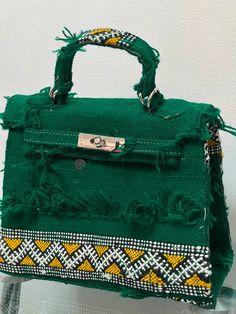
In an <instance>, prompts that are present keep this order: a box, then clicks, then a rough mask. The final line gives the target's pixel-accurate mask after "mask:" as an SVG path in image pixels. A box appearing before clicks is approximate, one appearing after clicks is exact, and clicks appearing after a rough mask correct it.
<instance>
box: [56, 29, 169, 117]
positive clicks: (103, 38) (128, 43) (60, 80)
mask: <svg viewBox="0 0 236 314" xmlns="http://www.w3.org/2000/svg"><path fill="white" fill-rule="evenodd" d="M63 34H64V36H65V38H59V37H57V38H56V39H57V40H62V41H64V42H66V43H67V45H66V46H65V47H62V48H61V49H60V50H58V56H57V62H56V68H55V75H54V86H53V88H52V89H51V91H50V97H51V98H52V100H53V102H54V103H59V104H63V103H65V102H66V98H67V96H68V93H69V91H70V90H71V88H72V86H73V82H72V64H73V59H74V56H75V54H76V52H77V51H79V50H83V48H82V47H83V46H85V45H88V44H91V45H99V46H106V47H112V48H119V49H123V50H126V51H127V52H129V53H130V54H132V55H134V56H136V57H137V58H138V61H139V62H140V63H141V64H142V77H141V79H140V81H139V83H138V84H136V85H135V86H134V90H135V91H137V94H138V96H139V97H140V100H141V103H142V104H143V105H144V107H145V108H146V109H147V111H148V112H151V111H152V102H154V100H153V99H154V98H155V99H156V100H157V99H159V100H160V99H162V98H163V97H162V95H161V94H160V93H159V91H158V89H157V88H156V85H155V75H156V68H157V65H158V63H159V52H158V51H157V50H156V49H154V48H152V47H150V46H149V45H148V43H147V42H145V41H144V40H142V39H141V38H139V37H137V36H135V35H133V34H131V33H128V32H124V31H119V30H114V29H111V28H98V29H93V30H89V31H82V32H81V33H80V34H78V35H77V34H72V33H71V32H70V31H69V30H68V29H67V28H65V29H64V30H63ZM157 96H158V97H157ZM155 102H156V101H155Z"/></svg>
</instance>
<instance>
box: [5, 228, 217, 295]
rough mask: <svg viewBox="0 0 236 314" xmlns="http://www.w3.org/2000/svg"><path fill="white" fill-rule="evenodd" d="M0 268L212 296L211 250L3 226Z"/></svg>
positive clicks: (165, 291) (155, 290)
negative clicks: (14, 228)
mask: <svg viewBox="0 0 236 314" xmlns="http://www.w3.org/2000/svg"><path fill="white" fill-rule="evenodd" d="M0 251H1V252H2V255H1V257H0V269H1V270H3V271H9V272H13V273H16V274H32V275H41V276H42V275H44V276H49V277H51V276H53V277H59V278H70V279H82V280H86V279H89V280H99V281H103V282H112V283H116V284H119V285H122V286H127V287H133V288H138V289H140V290H146V291H151V292H154V293H161V292H164V293H167V294H168V293H172V294H180V295H188V296H195V297H209V296H210V294H211V283H210V276H211V264H210V262H209V248H208V247H204V246H192V245H179V244H173V243H163V242H155V241H148V240H139V239H131V238H120V237H109V236H99V235H89V234H76V233H63V232H40V231H28V230H19V229H18V230H13V229H7V228H2V229H1V239H0Z"/></svg>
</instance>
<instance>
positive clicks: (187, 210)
mask: <svg viewBox="0 0 236 314" xmlns="http://www.w3.org/2000/svg"><path fill="white" fill-rule="evenodd" d="M1 207H2V216H5V215H9V214H11V215H24V214H25V215H33V216H34V215H35V213H39V214H42V215H52V216H68V217H75V216H78V217H101V218H110V219H123V220H126V221H128V222H130V223H135V224H138V225H151V224H153V223H155V222H157V221H159V222H173V223H181V224H184V225H195V224H203V225H204V221H209V219H210V216H209V217H207V214H206V209H204V208H203V205H202V204H201V203H199V202H197V201H196V200H195V199H193V198H192V197H191V196H189V195H185V194H182V193H172V192H166V191H160V192H156V193H154V194H152V195H150V196H148V197H147V200H146V201H144V202H140V201H139V200H134V201H132V202H130V203H128V204H126V203H121V202H119V201H116V200H114V199H113V198H112V196H109V197H107V196H105V195H104V194H103V193H102V192H101V191H99V192H96V193H79V194H78V195H76V196H75V197H70V196H68V195H67V194H66V193H65V192H64V191H62V189H61V188H60V187H59V186H57V185H50V184H48V183H44V185H43V186H41V187H37V188H35V189H32V190H30V191H26V192H25V193H24V197H23V199H22V200H20V199H18V198H17V197H13V196H6V197H5V198H4V199H3V200H2V204H1Z"/></svg>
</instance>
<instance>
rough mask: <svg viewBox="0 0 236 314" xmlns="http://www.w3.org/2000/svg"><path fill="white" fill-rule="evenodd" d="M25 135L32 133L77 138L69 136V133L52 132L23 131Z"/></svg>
mask: <svg viewBox="0 0 236 314" xmlns="http://www.w3.org/2000/svg"><path fill="white" fill-rule="evenodd" d="M25 133H26V134H27V133H33V134H52V135H62V136H74V137H77V135H75V134H71V133H68V134H67V133H63V132H52V131H31V130H27V131H25Z"/></svg>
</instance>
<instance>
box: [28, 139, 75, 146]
mask: <svg viewBox="0 0 236 314" xmlns="http://www.w3.org/2000/svg"><path fill="white" fill-rule="evenodd" d="M25 142H27V143H33V144H34V143H38V144H51V145H62V146H65V145H70V146H72V147H76V146H74V145H73V144H71V143H64V142H63V143H58V142H48V141H44V142H43V143H42V141H39V140H28V139H26V140H25Z"/></svg>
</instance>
